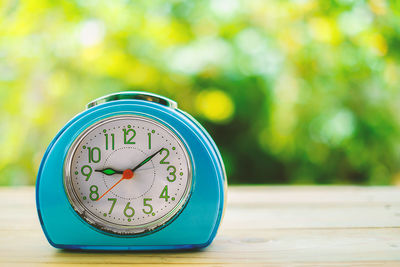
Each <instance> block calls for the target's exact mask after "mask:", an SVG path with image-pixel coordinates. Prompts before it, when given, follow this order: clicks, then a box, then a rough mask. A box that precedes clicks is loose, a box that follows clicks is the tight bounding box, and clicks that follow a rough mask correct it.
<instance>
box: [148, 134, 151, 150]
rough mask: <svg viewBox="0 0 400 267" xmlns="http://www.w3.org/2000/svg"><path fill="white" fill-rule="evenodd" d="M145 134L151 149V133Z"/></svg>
mask: <svg viewBox="0 0 400 267" xmlns="http://www.w3.org/2000/svg"><path fill="white" fill-rule="evenodd" d="M147 135H148V136H149V149H151V133H147Z"/></svg>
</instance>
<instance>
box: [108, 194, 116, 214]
mask: <svg viewBox="0 0 400 267" xmlns="http://www.w3.org/2000/svg"><path fill="white" fill-rule="evenodd" d="M108 201H112V204H111V208H110V211H109V212H108V214H111V212H112V210H113V209H114V206H115V203H117V199H116V198H109V199H108Z"/></svg>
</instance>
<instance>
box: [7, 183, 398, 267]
mask: <svg viewBox="0 0 400 267" xmlns="http://www.w3.org/2000/svg"><path fill="white" fill-rule="evenodd" d="M11 199H12V200H13V202H12V205H11V203H10V200H11ZM0 209H1V210H2V212H1V214H0V266H3V265H4V266H10V265H13V264H25V265H28V266H34V265H41V264H51V265H57V266H63V265H72V264H78V263H80V264H96V265H97V264H100V265H108V266H109V264H111V265H120V264H123V265H125V264H126V265H127V264H131V263H137V264H139V263H140V264H146V265H148V266H158V265H159V264H181V265H193V264H197V265H210V264H211V265H225V264H229V265H240V266H242V265H243V264H246V265H247V264H254V265H264V264H268V265H271V266H287V265H292V266H294V265H296V266H308V265H311V266H315V265H319V266H322V265H324V266H337V265H343V266H382V265H383V264H386V265H389V266H391V265H400V228H399V226H400V188H397V187H353V186H352V187H266V186H262V187H230V188H229V195H228V206H227V211H226V213H225V218H224V221H223V224H222V226H221V229H220V231H219V233H218V235H217V238H216V240H215V241H214V243H213V244H212V245H211V246H210V247H208V248H206V249H204V250H201V251H190V252H156V253H154V252H145V253H143V252H140V253H137V252H129V253H125V252H113V253H105V252H91V253H88V252H71V251H64V250H58V249H54V248H52V247H51V246H50V245H49V244H48V243H47V241H46V239H45V237H44V235H43V233H42V231H41V229H40V225H39V222H38V219H37V214H36V209H35V199H34V190H33V188H0Z"/></svg>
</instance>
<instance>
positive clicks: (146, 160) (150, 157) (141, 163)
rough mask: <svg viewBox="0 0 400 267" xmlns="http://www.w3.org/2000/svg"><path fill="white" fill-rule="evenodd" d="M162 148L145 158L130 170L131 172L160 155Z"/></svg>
mask: <svg viewBox="0 0 400 267" xmlns="http://www.w3.org/2000/svg"><path fill="white" fill-rule="evenodd" d="M163 149H164V148H161V149H160V150H158V151H157V152H155V153H154V154H152V155H150V156H148V157H147V158H145V159H144V160H143V161H142V162H140V163H139V164H138V165H137V166H136V167H135V168H133V169H132V172H134V171H136V170H137V169H139V168H140V167H142V166H143V165H144V164H146V163H147V162H148V161H149V160H151V159H152V158H153V157H154V156H155V155H157V154H158V153H160V151H161V150H163Z"/></svg>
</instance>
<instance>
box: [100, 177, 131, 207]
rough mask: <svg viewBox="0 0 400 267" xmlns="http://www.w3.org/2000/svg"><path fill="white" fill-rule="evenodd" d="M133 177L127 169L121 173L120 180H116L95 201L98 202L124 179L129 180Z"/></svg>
mask: <svg viewBox="0 0 400 267" xmlns="http://www.w3.org/2000/svg"><path fill="white" fill-rule="evenodd" d="M132 177H133V172H132V170H131V169H127V170H125V171H124V172H123V173H122V178H121V179H119V180H118V182H116V183H115V184H114V185H113V186H111V187H110V188H109V189H108V190H107V191H106V192H104V194H102V195H101V196H100V197H99V198H98V199H97V200H96V201H99V200H100V199H101V198H102V197H104V196H105V195H106V194H107V193H108V192H110V191H111V189H113V188H114V187H115V186H116V185H117V184H119V183H120V182H121V181H122V180H124V179H131V178H132Z"/></svg>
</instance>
